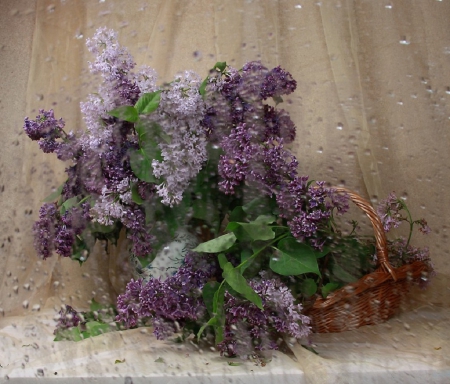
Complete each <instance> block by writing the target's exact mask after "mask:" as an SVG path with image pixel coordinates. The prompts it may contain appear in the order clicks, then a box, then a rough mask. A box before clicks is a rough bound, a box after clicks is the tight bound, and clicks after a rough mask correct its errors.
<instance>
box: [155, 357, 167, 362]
mask: <svg viewBox="0 0 450 384" xmlns="http://www.w3.org/2000/svg"><path fill="white" fill-rule="evenodd" d="M155 363H165V361H164V359H163V358H162V357H158V358H157V359H156V360H155Z"/></svg>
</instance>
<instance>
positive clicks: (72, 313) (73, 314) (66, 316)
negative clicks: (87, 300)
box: [53, 304, 84, 335]
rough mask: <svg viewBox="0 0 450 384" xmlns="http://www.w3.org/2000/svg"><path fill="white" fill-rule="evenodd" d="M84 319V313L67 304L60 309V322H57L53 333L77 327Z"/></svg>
mask: <svg viewBox="0 0 450 384" xmlns="http://www.w3.org/2000/svg"><path fill="white" fill-rule="evenodd" d="M83 321H84V318H83V315H82V314H81V313H78V312H77V311H76V310H75V309H73V308H72V307H71V306H70V305H67V304H66V305H65V306H64V307H63V308H61V310H60V311H59V318H58V323H57V324H56V328H55V330H54V331H53V333H54V334H55V335H56V333H57V332H58V331H61V330H64V329H68V328H72V327H76V326H78V324H80V323H81V322H83Z"/></svg>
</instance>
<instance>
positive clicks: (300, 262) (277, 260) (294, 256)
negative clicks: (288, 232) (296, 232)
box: [270, 237, 320, 276]
mask: <svg viewBox="0 0 450 384" xmlns="http://www.w3.org/2000/svg"><path fill="white" fill-rule="evenodd" d="M274 249H275V251H276V252H275V255H273V256H272V257H271V259H270V268H271V269H272V271H274V272H276V273H278V274H280V275H283V276H291V275H301V274H303V273H309V272H313V273H315V274H317V275H319V276H320V271H319V265H318V264H317V251H316V250H314V249H313V248H312V247H310V246H309V245H307V244H304V243H299V242H297V241H296V240H295V239H294V238H292V237H290V238H285V239H283V240H281V241H280V242H279V243H278V247H277V248H276V247H274Z"/></svg>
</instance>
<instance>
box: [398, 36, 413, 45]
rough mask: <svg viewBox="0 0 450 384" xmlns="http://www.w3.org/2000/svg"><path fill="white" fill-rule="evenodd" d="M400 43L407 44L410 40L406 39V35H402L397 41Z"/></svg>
mask: <svg viewBox="0 0 450 384" xmlns="http://www.w3.org/2000/svg"><path fill="white" fill-rule="evenodd" d="M399 43H400V44H402V45H409V44H411V42H410V41H409V40H407V39H406V37H402V38H401V39H400V41H399Z"/></svg>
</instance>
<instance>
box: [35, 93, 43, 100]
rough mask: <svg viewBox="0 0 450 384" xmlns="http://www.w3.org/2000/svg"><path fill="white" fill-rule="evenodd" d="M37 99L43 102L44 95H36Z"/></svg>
mask: <svg viewBox="0 0 450 384" xmlns="http://www.w3.org/2000/svg"><path fill="white" fill-rule="evenodd" d="M36 99H37V101H42V100H44V95H42V94H41V93H36Z"/></svg>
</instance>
